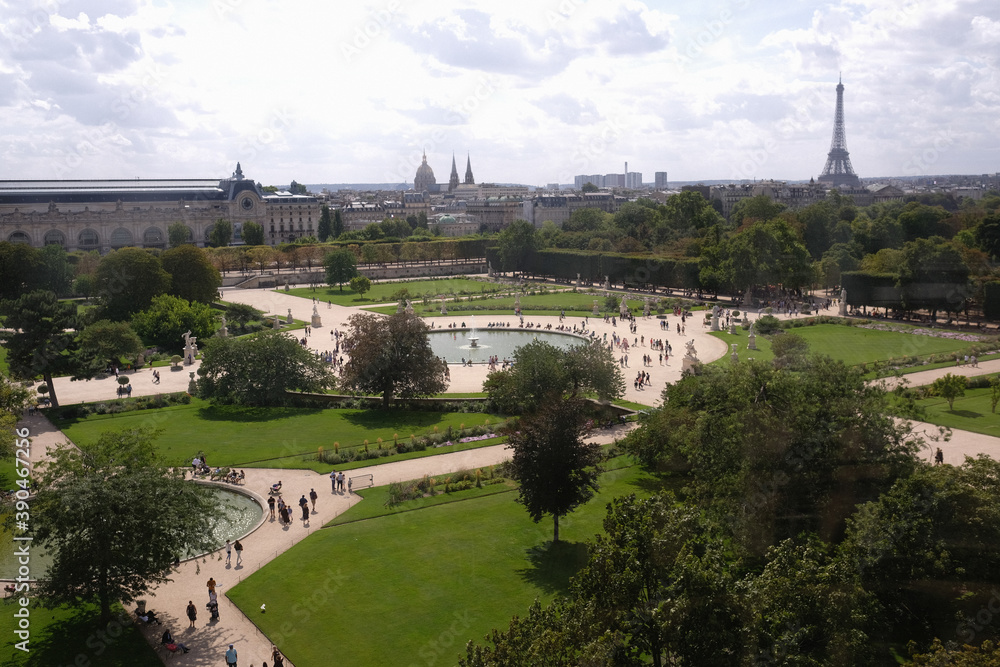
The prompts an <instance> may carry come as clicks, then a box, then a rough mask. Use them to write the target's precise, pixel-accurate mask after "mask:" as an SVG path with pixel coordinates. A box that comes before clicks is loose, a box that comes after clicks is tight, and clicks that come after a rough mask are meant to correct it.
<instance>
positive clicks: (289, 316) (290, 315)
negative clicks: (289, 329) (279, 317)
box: [285, 308, 295, 324]
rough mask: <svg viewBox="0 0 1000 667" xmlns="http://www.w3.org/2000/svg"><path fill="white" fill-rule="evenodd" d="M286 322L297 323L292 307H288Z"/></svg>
mask: <svg viewBox="0 0 1000 667" xmlns="http://www.w3.org/2000/svg"><path fill="white" fill-rule="evenodd" d="M285 322H286V323H288V324H294V323H295V318H293V317H292V309H291V308H289V309H288V319H287V320H285Z"/></svg>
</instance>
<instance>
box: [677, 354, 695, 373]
mask: <svg viewBox="0 0 1000 667" xmlns="http://www.w3.org/2000/svg"><path fill="white" fill-rule="evenodd" d="M697 364H698V360H697V359H691V358H689V357H684V358H683V359H681V373H687V372H688V371H690V370H691V369H692V368H694V367H695V366H696V365H697Z"/></svg>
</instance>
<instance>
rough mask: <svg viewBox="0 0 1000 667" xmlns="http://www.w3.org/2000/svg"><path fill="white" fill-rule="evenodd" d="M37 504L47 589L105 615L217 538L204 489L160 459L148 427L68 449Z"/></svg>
mask: <svg viewBox="0 0 1000 667" xmlns="http://www.w3.org/2000/svg"><path fill="white" fill-rule="evenodd" d="M39 481H40V483H39V490H38V495H37V497H36V498H35V500H34V502H32V505H31V508H32V523H33V527H34V529H35V535H34V538H35V542H36V543H37V544H41V545H44V547H45V548H46V550H47V551H48V552H49V553H51V554H52V557H53V561H52V564H51V565H50V566H49V569H48V572H47V573H46V579H45V582H44V584H43V589H44V592H45V595H46V597H47V598H48V599H49V600H50V601H53V602H57V603H58V602H67V603H70V604H79V601H80V600H81V599H83V600H88V601H95V602H97V604H98V605H99V607H100V611H101V620H102V621H103V622H107V621H109V620H110V619H111V605H112V604H113V603H115V602H123V603H126V604H128V603H130V602H132V601H134V600H135V599H137V598H138V597H140V596H141V595H143V594H144V593H146V592H148V591H149V590H151V589H152V588H154V587H155V586H157V585H158V584H161V583H164V582H167V581H170V578H169V576H168V574H169V573H170V570H171V567H170V566H171V563H172V562H173V560H174V558H175V557H177V556H182V555H184V554H185V553H189V552H194V553H201V552H204V551H206V550H207V549H209V548H212V547H215V546H218V545H217V544H211V543H210V539H211V538H210V536H211V530H210V527H209V517H210V516H211V515H212V513H213V508H212V507H211V504H210V503H209V501H208V500H207V498H206V491H205V489H204V487H201V486H198V485H197V484H192V483H191V482H186V481H184V471H183V470H178V469H176V468H169V467H166V466H164V465H162V463H161V462H160V461H159V459H158V458H157V454H156V448H155V446H154V445H153V433H152V432H151V431H149V430H148V429H132V430H122V431H109V432H105V433H103V434H102V435H101V436H100V438H98V440H97V442H95V443H92V444H86V443H85V444H81V445H80V446H79V448H77V447H75V446H73V445H69V444H67V445H63V446H61V447H59V448H58V449H56V450H55V452H53V453H52V454H51V459H50V461H48V462H47V463H45V464H42V474H41V477H40V480H39Z"/></svg>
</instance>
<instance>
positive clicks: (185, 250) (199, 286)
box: [160, 244, 222, 303]
mask: <svg viewBox="0 0 1000 667" xmlns="http://www.w3.org/2000/svg"><path fill="white" fill-rule="evenodd" d="M160 262H161V263H162V264H163V268H164V270H165V271H166V272H167V273H169V274H170V294H173V295H174V296H178V297H180V298H182V299H187V300H188V301H198V302H200V303H212V302H213V301H215V299H216V298H217V297H218V294H219V286H220V285H222V276H220V275H219V270H218V269H216V268H215V266H214V265H213V264H212V261H211V260H210V259H209V257H208V253H207V252H205V250H204V249H202V248H199V247H198V246H195V245H191V244H185V245H182V246H180V247H178V248H171V249H170V250H167V251H166V252H165V253H163V254H162V255H160Z"/></svg>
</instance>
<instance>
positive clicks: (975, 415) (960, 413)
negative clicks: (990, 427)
mask: <svg viewBox="0 0 1000 667" xmlns="http://www.w3.org/2000/svg"><path fill="white" fill-rule="evenodd" d="M948 414H950V415H955V416H956V417H965V418H967V419H980V418H981V417H982V416H983V415H982V414H981V413H979V412H973V411H972V410H949V411H948Z"/></svg>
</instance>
